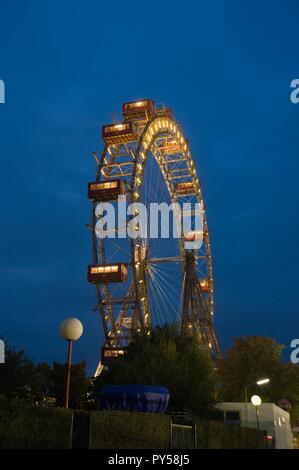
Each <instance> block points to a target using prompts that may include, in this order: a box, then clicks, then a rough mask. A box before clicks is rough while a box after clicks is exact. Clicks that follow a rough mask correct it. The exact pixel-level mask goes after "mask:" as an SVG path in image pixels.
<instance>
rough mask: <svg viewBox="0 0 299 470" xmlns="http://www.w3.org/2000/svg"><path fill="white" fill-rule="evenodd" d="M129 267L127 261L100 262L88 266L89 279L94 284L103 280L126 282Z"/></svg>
mask: <svg viewBox="0 0 299 470" xmlns="http://www.w3.org/2000/svg"><path fill="white" fill-rule="evenodd" d="M127 278H128V267H127V265H126V264H125V263H115V264H99V265H90V266H88V272H87V279H88V282H91V283H92V284H96V283H101V282H125V281H126V280H127Z"/></svg>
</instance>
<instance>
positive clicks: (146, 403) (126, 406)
mask: <svg viewBox="0 0 299 470" xmlns="http://www.w3.org/2000/svg"><path fill="white" fill-rule="evenodd" d="M168 401H169V391H168V390H167V388H165V387H160V386H158V385H109V386H107V385H106V386H104V387H103V388H102V390H101V392H100V406H101V409H104V410H122V411H139V412H143V413H161V414H162V413H165V411H166V409H167V406H168Z"/></svg>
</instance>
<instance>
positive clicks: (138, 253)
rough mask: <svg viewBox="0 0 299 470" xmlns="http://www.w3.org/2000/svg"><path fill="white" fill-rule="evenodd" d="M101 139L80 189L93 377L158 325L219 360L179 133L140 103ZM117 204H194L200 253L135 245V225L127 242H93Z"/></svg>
mask: <svg viewBox="0 0 299 470" xmlns="http://www.w3.org/2000/svg"><path fill="white" fill-rule="evenodd" d="M102 138H103V141H104V149H103V151H102V153H101V154H94V156H95V159H96V162H97V176H96V179H95V181H94V182H92V183H89V185H88V197H89V199H90V200H91V201H92V207H93V211H92V214H93V215H92V222H91V224H90V225H89V228H90V229H91V233H92V247H93V261H92V264H91V265H90V266H89V267H88V281H89V282H91V283H92V284H94V285H95V287H96V292H97V306H96V310H97V311H98V312H99V314H100V317H101V320H102V324H103V331H104V336H105V341H104V345H103V347H102V356H101V361H100V363H99V365H98V368H97V370H96V373H95V375H96V376H97V375H99V374H100V372H101V370H102V368H103V367H104V366H105V365H106V364H109V361H111V359H113V358H114V357H117V356H119V355H121V354H124V351H125V347H126V346H127V344H128V342H129V341H130V338H131V335H132V332H133V331H135V332H143V333H146V334H150V331H151V328H152V327H153V326H155V325H162V324H165V323H173V322H177V323H179V324H180V325H181V328H182V330H184V331H186V332H187V333H188V334H190V335H192V336H195V337H196V339H197V340H198V343H199V345H200V347H202V348H203V349H204V350H207V351H210V352H211V354H212V355H213V356H217V355H219V354H220V348H219V344H218V341H217V337H216V334H215V329H214V321H213V320H214V283H213V271H212V256H211V246H210V239H209V231H208V223H207V218H206V211H205V208H204V204H203V198H202V192H201V183H200V180H199V178H198V175H197V172H196V168H195V164H194V161H193V159H192V156H191V153H190V149H189V145H188V141H187V140H186V138H185V137H184V135H183V132H182V130H181V128H180V126H179V125H178V124H177V123H176V122H175V120H174V118H173V116H172V112H171V110H170V109H169V108H165V107H164V106H158V105H156V104H155V103H154V102H153V101H152V100H149V99H144V100H142V101H135V102H130V103H125V104H123V107H122V118H121V120H120V122H114V123H112V124H109V125H105V126H103V128H102ZM120 196H126V199H127V202H128V203H129V204H131V205H132V207H135V206H134V203H142V204H144V206H145V207H146V208H149V210H150V205H151V204H152V203H157V204H161V203H166V204H168V205H169V206H170V205H171V204H175V203H176V204H179V205H180V206H182V205H183V204H184V203H190V204H194V203H199V204H202V207H203V214H202V218H203V229H202V238H203V242H202V244H201V246H200V248H197V249H189V248H186V244H185V243H184V241H185V238H184V235H183V234H182V235H181V236H179V237H169V238H163V236H161V233H160V232H159V233H158V236H156V237H155V238H151V237H143V236H142V233H141V230H140V226H139V224H138V223H137V224H136V227H135V230H136V234H135V236H134V237H127V236H126V233H125V234H122V233H121V231H122V230H121V229H119V227H118V228H116V229H115V234H114V235H112V236H110V237H106V238H101V237H98V234H97V231H96V226H97V221H98V212H97V207H98V206H99V204H101V203H104V202H109V203H111V204H114V205H115V213H116V215H117V212H118V211H119V206H118V205H117V203H118V202H119V197H120ZM135 205H136V204H135ZM136 207H137V205H136ZM137 214H138V209H136V211H135V215H137ZM125 223H127V221H126V222H125ZM194 236H196V234H195V235H194ZM191 238H192V232H191Z"/></svg>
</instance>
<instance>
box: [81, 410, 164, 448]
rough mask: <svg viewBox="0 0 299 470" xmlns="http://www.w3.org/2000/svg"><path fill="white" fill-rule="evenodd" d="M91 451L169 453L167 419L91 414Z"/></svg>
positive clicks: (133, 415) (137, 414) (100, 413)
mask: <svg viewBox="0 0 299 470" xmlns="http://www.w3.org/2000/svg"><path fill="white" fill-rule="evenodd" d="M90 415H91V448H92V449H168V448H169V444H170V417H169V416H165V415H156V414H150V413H132V412H125V411H93V412H91V413H90Z"/></svg>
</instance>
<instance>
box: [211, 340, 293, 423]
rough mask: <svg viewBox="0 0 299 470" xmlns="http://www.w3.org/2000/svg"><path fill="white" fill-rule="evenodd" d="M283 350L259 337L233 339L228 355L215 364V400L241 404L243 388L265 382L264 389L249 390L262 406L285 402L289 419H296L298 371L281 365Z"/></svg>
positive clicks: (253, 388)
mask: <svg viewBox="0 0 299 470" xmlns="http://www.w3.org/2000/svg"><path fill="white" fill-rule="evenodd" d="M283 349H284V346H283V345H281V344H278V343H277V342H276V341H275V340H274V339H272V338H267V337H263V336H250V337H245V338H237V339H236V340H235V342H234V346H233V347H232V348H231V349H229V351H228V354H227V356H226V357H224V358H223V359H222V360H220V361H219V363H218V377H219V382H220V383H219V398H220V399H221V400H223V401H244V388H245V386H246V385H248V384H251V383H254V382H256V381H257V380H259V379H262V378H269V379H270V382H269V384H267V385H265V386H258V385H256V386H252V387H250V392H252V394H254V393H257V394H258V395H260V396H261V398H262V400H263V401H265V402H273V403H278V402H279V400H281V399H286V400H288V401H289V402H290V403H291V405H292V410H293V411H292V417H293V418H294V419H297V411H296V410H297V408H298V403H299V367H298V366H297V365H295V364H292V363H283V362H282V358H281V353H282V351H283Z"/></svg>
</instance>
